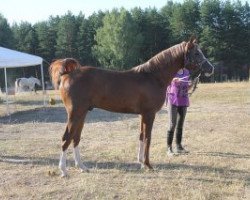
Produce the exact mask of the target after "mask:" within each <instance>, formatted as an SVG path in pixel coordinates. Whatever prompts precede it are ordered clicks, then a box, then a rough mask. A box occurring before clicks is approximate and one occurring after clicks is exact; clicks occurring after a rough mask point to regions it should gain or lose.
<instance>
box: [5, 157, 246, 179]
mask: <svg viewBox="0 0 250 200" xmlns="http://www.w3.org/2000/svg"><path fill="white" fill-rule="evenodd" d="M0 162H3V163H10V164H21V165H27V164H32V165H41V166H57V165H58V163H59V158H58V159H53V158H45V157H24V156H0ZM84 164H85V165H86V166H87V167H88V168H89V169H90V170H96V169H97V170H98V169H99V170H101V169H105V170H112V169H116V170H121V171H126V172H131V173H138V171H141V172H143V171H144V170H141V165H140V164H139V163H123V162H97V161H85V162H84ZM67 166H68V167H74V160H72V159H68V160H67ZM166 170H167V171H169V172H171V173H173V171H176V170H181V171H189V170H191V171H194V172H197V173H213V174H214V173H216V174H219V175H220V176H221V177H224V178H229V179H230V180H231V179H235V180H238V181H241V180H242V177H244V180H248V179H249V176H250V172H249V171H246V170H237V169H231V168H227V167H213V166H205V165H190V164H182V163H178V164H177V163H168V164H167V163H158V164H155V165H154V170H150V172H153V173H154V172H156V173H157V172H158V171H166ZM155 178H157V176H156V177H155ZM173 178H175V177H174V176H173ZM190 179H192V178H190ZM194 179H195V180H197V179H196V178H195V177H194ZM208 181H213V180H208Z"/></svg>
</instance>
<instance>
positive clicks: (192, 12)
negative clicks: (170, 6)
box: [170, 0, 200, 42]
mask: <svg viewBox="0 0 250 200" xmlns="http://www.w3.org/2000/svg"><path fill="white" fill-rule="evenodd" d="M199 22H200V12H199V1H198V0H186V1H184V3H183V4H176V5H175V6H174V10H173V13H172V17H171V18H170V25H171V28H172V30H173V36H174V37H175V38H176V41H178V42H180V41H183V40H186V39H188V38H189V37H190V35H199V33H200V24H199Z"/></svg>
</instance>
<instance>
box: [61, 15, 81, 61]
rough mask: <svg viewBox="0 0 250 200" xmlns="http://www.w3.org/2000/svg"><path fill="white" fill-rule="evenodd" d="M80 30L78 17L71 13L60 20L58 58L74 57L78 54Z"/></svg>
mask: <svg viewBox="0 0 250 200" xmlns="http://www.w3.org/2000/svg"><path fill="white" fill-rule="evenodd" d="M78 30H79V27H78V24H77V21H76V17H75V16H74V15H73V14H72V13H71V12H68V13H67V14H66V15H64V16H62V17H61V18H60V20H59V23H58V27H57V38H56V57H58V58H64V57H74V56H75V55H76V54H77V45H76V40H77V32H78Z"/></svg>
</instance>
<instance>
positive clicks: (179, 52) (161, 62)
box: [134, 42, 186, 72]
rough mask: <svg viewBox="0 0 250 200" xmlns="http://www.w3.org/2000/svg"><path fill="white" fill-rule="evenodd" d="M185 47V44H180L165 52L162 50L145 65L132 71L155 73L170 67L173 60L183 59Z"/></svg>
mask: <svg viewBox="0 0 250 200" xmlns="http://www.w3.org/2000/svg"><path fill="white" fill-rule="evenodd" d="M185 47H186V42H182V43H180V44H177V45H175V46H172V47H170V48H168V49H166V50H163V51H162V52H160V53H158V54H156V55H155V56H154V57H152V58H151V59H149V60H148V61H147V62H146V63H144V64H141V65H139V66H137V67H135V68H134V70H135V71H137V72H155V71H158V70H160V69H161V68H163V67H167V66H171V65H173V64H174V61H175V60H177V59H181V58H182V57H184V55H185Z"/></svg>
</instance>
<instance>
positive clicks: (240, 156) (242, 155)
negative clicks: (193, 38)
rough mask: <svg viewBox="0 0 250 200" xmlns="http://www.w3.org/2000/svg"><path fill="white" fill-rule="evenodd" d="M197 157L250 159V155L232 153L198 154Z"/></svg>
mask: <svg viewBox="0 0 250 200" xmlns="http://www.w3.org/2000/svg"><path fill="white" fill-rule="evenodd" d="M196 154H197V155H205V156H214V157H223V158H242V159H250V154H238V153H231V152H223V153H221V152H197V153H196Z"/></svg>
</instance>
